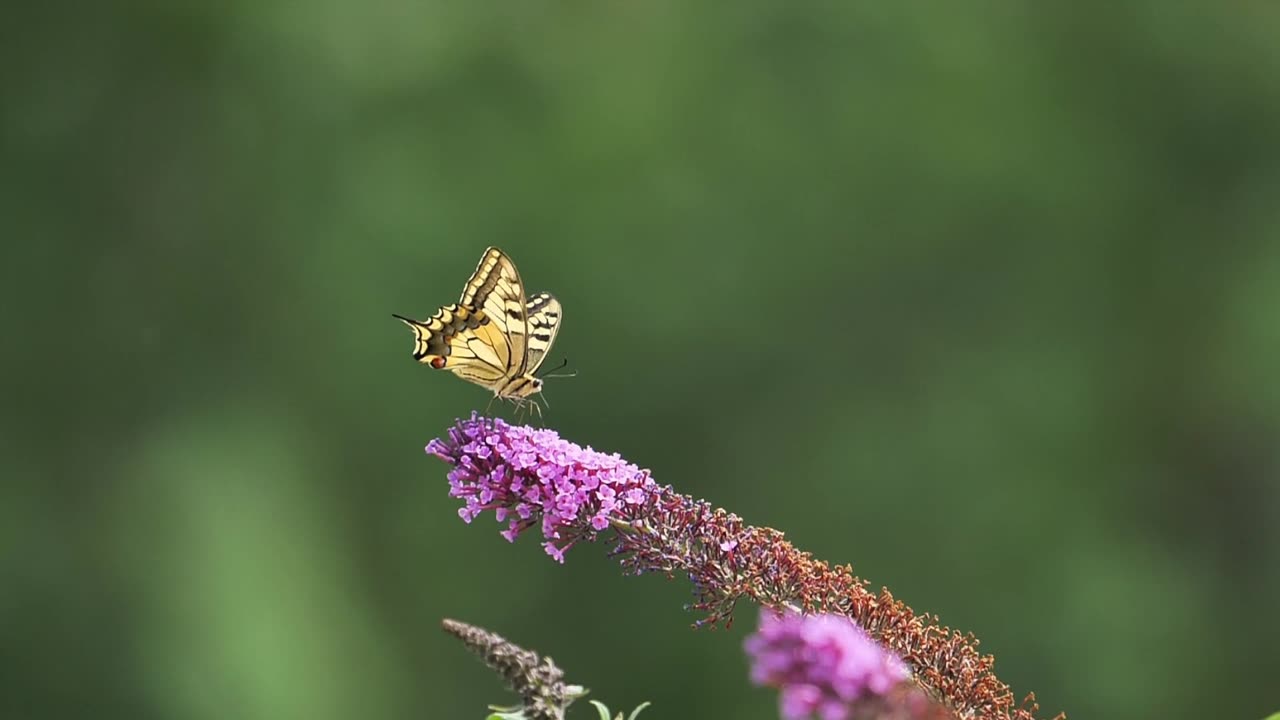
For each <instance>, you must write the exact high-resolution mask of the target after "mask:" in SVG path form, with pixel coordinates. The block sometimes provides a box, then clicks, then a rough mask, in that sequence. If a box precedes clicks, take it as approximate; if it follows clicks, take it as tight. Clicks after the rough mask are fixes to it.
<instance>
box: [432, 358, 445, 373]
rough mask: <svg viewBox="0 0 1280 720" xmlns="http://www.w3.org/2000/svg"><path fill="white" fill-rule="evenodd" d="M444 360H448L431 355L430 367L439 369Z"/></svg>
mask: <svg viewBox="0 0 1280 720" xmlns="http://www.w3.org/2000/svg"><path fill="white" fill-rule="evenodd" d="M446 362H448V360H446V359H445V358H443V357H433V358H431V367H433V368H435V369H437V370H439V369H440V368H442V367H444V364H445V363H446Z"/></svg>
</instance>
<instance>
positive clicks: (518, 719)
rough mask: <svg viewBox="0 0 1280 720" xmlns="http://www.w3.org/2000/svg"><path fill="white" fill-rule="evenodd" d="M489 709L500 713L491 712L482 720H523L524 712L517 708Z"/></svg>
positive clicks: (492, 707)
mask: <svg viewBox="0 0 1280 720" xmlns="http://www.w3.org/2000/svg"><path fill="white" fill-rule="evenodd" d="M489 709H490V710H498V711H501V712H491V713H489V714H488V715H486V716H485V718H484V720H525V718H524V711H523V710H521V709H520V708H519V706H516V707H510V708H498V707H494V706H492V705H490V706H489Z"/></svg>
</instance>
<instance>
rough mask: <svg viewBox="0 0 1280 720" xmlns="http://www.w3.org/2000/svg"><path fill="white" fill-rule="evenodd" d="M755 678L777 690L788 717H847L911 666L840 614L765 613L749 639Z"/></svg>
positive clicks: (789, 719)
mask: <svg viewBox="0 0 1280 720" xmlns="http://www.w3.org/2000/svg"><path fill="white" fill-rule="evenodd" d="M744 646H745V648H746V651H747V654H748V655H750V656H751V661H752V664H751V681H752V682H754V683H755V684H757V685H770V686H773V687H776V688H778V689H779V690H780V691H781V692H780V695H779V706H780V710H781V714H782V717H783V718H785V720H803V719H804V718H808V717H810V716H812V715H814V714H817V715H818V716H819V717H821V718H822V720H846V719H847V718H849V717H850V716H851V714H852V704H853V703H854V702H855V701H857V700H859V699H861V698H864V697H869V696H875V695H883V694H885V693H887V692H888V691H889V690H890V689H891V688H893V686H894V685H896V684H898V683H899V682H901V681H903V680H905V679H906V678H907V677H908V676H909V674H910V673H909V672H908V670H907V667H906V666H905V665H904V664H903V663H902V662H901V661H900V660H898V659H897V658H895V657H894V656H893V655H890V654H889V653H887V652H885V651H884V650H883V649H882V648H881V647H880V646H879V645H877V644H876V643H875V642H874V641H873V640H871V639H870V638H868V637H867V635H866V633H864V632H863V631H862V629H861V628H859V627H858V626H857V625H855V624H854V623H853V621H852V620H850V619H848V618H846V617H843V616H840V615H808V616H802V615H797V614H794V613H790V614H787V615H783V616H781V617H779V616H777V615H776V614H775V613H774V612H773V611H772V610H767V609H766V610H762V611H761V613H760V628H759V629H758V630H757V631H756V632H755V634H753V635H751V636H750V637H748V638H747V640H746V643H745V645H744Z"/></svg>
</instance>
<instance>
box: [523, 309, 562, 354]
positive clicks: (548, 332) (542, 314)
mask: <svg viewBox="0 0 1280 720" xmlns="http://www.w3.org/2000/svg"><path fill="white" fill-rule="evenodd" d="M525 315H526V316H527V317H528V321H527V324H528V326H529V335H528V343H527V348H526V350H525V357H524V370H525V372H527V373H535V372H537V371H538V367H539V366H540V365H542V360H543V359H544V358H545V357H546V356H547V352H548V351H550V350H551V344H552V343H554V342H555V341H556V333H558V332H560V317H561V315H562V310H561V308H560V301H559V300H556V299H555V297H554V296H553V295H551V293H545V292H543V293H538V294H536V295H534V296H533V297H531V298H529V305H528V307H527V308H526V309H525Z"/></svg>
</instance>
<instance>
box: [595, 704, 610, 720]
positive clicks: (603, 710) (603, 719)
mask: <svg viewBox="0 0 1280 720" xmlns="http://www.w3.org/2000/svg"><path fill="white" fill-rule="evenodd" d="M590 703H591V704H592V705H595V706H596V710H599V711H600V720H611V718H610V717H609V708H608V707H606V706H605V704H604V703H602V702H600V701H599V700H591V701H590Z"/></svg>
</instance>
